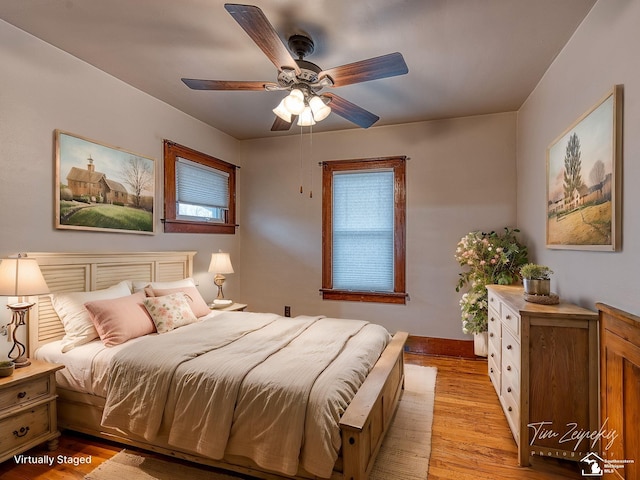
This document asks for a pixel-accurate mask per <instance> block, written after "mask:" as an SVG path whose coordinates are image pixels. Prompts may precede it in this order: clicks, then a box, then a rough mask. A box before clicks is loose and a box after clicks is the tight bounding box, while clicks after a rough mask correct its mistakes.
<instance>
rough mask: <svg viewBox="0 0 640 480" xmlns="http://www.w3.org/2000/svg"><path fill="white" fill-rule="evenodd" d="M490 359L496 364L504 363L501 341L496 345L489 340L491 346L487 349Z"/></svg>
mask: <svg viewBox="0 0 640 480" xmlns="http://www.w3.org/2000/svg"><path fill="white" fill-rule="evenodd" d="M487 353H488V356H489V359H491V360H493V361H494V362H495V364H496V365H502V352H501V349H500V341H499V340H498V344H497V345H496V344H495V343H494V342H492V341H489V348H488V350H487Z"/></svg>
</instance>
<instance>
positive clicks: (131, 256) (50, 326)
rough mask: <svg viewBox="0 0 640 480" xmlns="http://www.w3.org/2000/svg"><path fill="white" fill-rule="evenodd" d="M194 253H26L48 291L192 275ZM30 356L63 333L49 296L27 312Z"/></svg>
mask: <svg viewBox="0 0 640 480" xmlns="http://www.w3.org/2000/svg"><path fill="white" fill-rule="evenodd" d="M195 254H196V252H119V253H43V252H33V253H27V255H28V256H29V257H31V258H35V259H37V260H38V264H39V265H40V270H41V271H42V275H43V276H44V279H45V280H46V282H47V285H48V286H49V290H50V291H51V293H57V292H87V291H91V290H100V289H103V288H108V287H110V286H112V285H115V284H116V283H118V282H121V281H122V280H139V281H148V282H167V281H173V280H180V279H182V278H187V277H190V276H192V275H193V257H194V255H195ZM28 325H29V355H33V352H35V351H36V349H37V348H38V347H39V346H41V345H44V344H45V343H48V342H52V341H54V340H59V339H61V338H62V337H63V335H64V328H63V326H62V322H60V319H59V318H58V315H57V314H56V312H55V310H54V309H53V307H52V305H51V299H50V298H49V296H48V295H42V296H40V297H38V303H37V304H36V305H35V306H34V307H33V308H32V309H31V311H30V312H29V322H28Z"/></svg>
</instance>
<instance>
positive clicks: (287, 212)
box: [240, 113, 516, 338]
mask: <svg viewBox="0 0 640 480" xmlns="http://www.w3.org/2000/svg"><path fill="white" fill-rule="evenodd" d="M312 141H313V156H312V158H308V159H306V160H304V161H303V167H304V178H305V183H304V188H305V193H304V194H303V195H300V193H299V186H300V143H301V140H300V136H299V135H294V136H290V137H278V138H271V139H260V140H253V141H245V142H243V145H242V147H243V156H244V159H245V160H244V162H243V164H244V167H243V169H242V170H241V173H240V175H241V180H240V181H241V183H242V190H243V208H242V210H241V227H240V232H241V254H242V255H241V256H242V263H241V268H242V272H243V273H242V285H241V292H242V299H243V301H244V300H246V301H248V302H250V303H251V306H252V308H254V309H258V310H266V311H275V312H278V313H281V312H283V307H284V305H290V306H291V307H292V314H293V315H297V314H310V315H311V314H324V315H330V316H338V317H347V318H362V319H369V320H372V321H375V322H378V323H380V324H382V325H384V326H386V327H387V328H388V329H389V330H391V331H395V330H408V331H409V332H411V333H412V334H414V335H423V336H431V337H442V338H469V337H468V336H465V335H463V334H462V332H461V329H460V321H459V318H460V317H459V306H458V300H459V298H460V294H458V293H456V291H455V284H456V281H457V278H458V271H459V269H458V265H457V263H456V261H455V260H454V258H453V253H454V251H455V246H456V244H457V242H458V241H459V239H460V238H461V237H462V236H463V235H464V234H466V233H467V232H468V231H470V230H476V229H480V230H491V229H501V228H502V227H504V226H507V225H514V224H515V213H516V206H515V196H516V193H515V189H514V185H515V114H514V113H505V114H497V115H487V116H479V117H469V118H457V119H452V120H442V121H434V122H422V123H413V124H407V125H397V126H391V127H372V128H370V129H368V130H361V129H353V130H348V131H341V132H333V133H322V134H314V135H313V139H312ZM309 143H310V139H309V137H308V135H305V136H304V138H303V151H304V152H305V156H308V152H309ZM390 155H406V156H408V157H410V161H409V162H408V165H407V255H406V258H407V290H408V292H409V294H410V295H411V300H410V301H409V302H408V304H407V305H406V306H399V305H381V304H364V303H358V302H340V301H323V300H322V299H321V298H320V296H319V294H318V290H319V288H320V287H321V281H322V279H321V273H322V258H321V245H322V238H321V232H322V225H321V211H322V208H321V197H322V191H321V190H322V189H321V169H320V167H319V166H318V162H319V161H325V160H337V159H349V158H365V157H380V156H390ZM310 170H312V175H313V198H311V199H310V198H309V197H308V182H309V178H310V177H311V173H310Z"/></svg>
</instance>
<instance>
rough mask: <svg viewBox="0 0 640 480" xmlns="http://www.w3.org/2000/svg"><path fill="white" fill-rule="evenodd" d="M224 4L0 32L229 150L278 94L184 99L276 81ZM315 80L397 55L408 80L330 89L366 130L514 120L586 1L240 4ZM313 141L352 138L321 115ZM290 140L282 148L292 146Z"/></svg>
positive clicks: (22, 2) (1, 10) (262, 127)
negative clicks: (337, 133) (50, 49)
mask: <svg viewBox="0 0 640 480" xmlns="http://www.w3.org/2000/svg"><path fill="white" fill-rule="evenodd" d="M224 3H225V2H224V1H223V0H0V18H1V19H3V20H5V21H7V22H8V23H11V24H13V25H15V26H17V27H19V28H21V29H23V30H25V31H27V32H29V33H31V34H33V35H35V36H36V37H39V38H41V39H42V40H45V41H46V42H48V43H50V44H52V45H55V46H57V47H59V48H60V49H62V50H65V51H67V52H69V53H70V54H72V55H74V56H76V57H78V58H80V59H82V60H84V61H86V62H88V63H90V64H92V65H94V66H96V67H97V68H99V69H101V70H103V71H105V72H107V73H109V74H111V75H113V76H114V77H117V78H119V79H121V80H122V81H124V82H126V83H128V84H130V85H133V86H134V87H136V88H138V89H140V90H142V91H144V92H147V93H148V94H150V95H152V96H154V97H156V98H158V99H160V100H163V101H164V102H166V103H168V104H170V105H173V106H174V107H176V108H178V109H180V110H182V111H184V112H186V113H187V114H189V115H192V116H193V117H196V118H198V119H200V120H202V121H203V122H205V123H207V124H209V125H211V126H213V127H215V128H217V129H219V130H221V131H223V132H226V133H228V134H229V135H232V136H233V137H235V138H238V139H248V138H259V137H268V136H276V135H286V134H287V133H280V132H278V133H274V132H271V131H270V128H271V125H272V123H273V120H274V115H273V113H272V112H271V109H272V108H274V107H275V106H276V105H277V104H278V102H279V101H280V99H281V98H282V97H284V95H285V94H284V93H283V92H266V91H264V92H262V91H259V92H255V91H254V92H251V91H250V92H227V91H195V90H190V89H189V88H187V87H186V86H185V85H184V84H183V83H182V82H181V80H180V79H181V78H182V77H188V78H202V79H215V80H259V81H262V80H264V81H275V79H276V74H277V71H276V69H275V67H274V66H273V64H272V63H271V62H270V61H269V60H268V59H267V58H266V57H265V56H264V54H263V53H262V51H261V50H260V49H259V48H258V47H257V46H256V45H255V44H254V43H253V42H252V41H251V39H250V38H249V37H248V36H247V34H246V33H245V32H244V31H243V30H242V29H241V28H240V26H239V25H238V24H237V23H236V22H235V21H234V19H233V18H232V17H231V15H229V14H228V13H227V11H226V10H225V9H224ZM247 3H251V4H252V5H257V6H258V7H260V8H261V9H262V10H263V12H264V13H265V15H266V16H267V18H268V19H269V20H270V22H271V23H272V25H273V26H274V27H275V29H276V30H277V31H278V32H279V33H280V35H281V38H282V39H283V40H284V41H285V42H286V39H287V38H288V36H289V35H290V34H291V33H295V32H298V31H299V30H303V31H305V32H307V33H308V34H310V35H311V36H312V37H313V39H314V41H315V43H316V51H315V52H314V54H313V55H311V56H309V57H307V60H309V61H311V62H313V63H316V64H317V65H319V66H320V67H322V68H323V69H328V68H331V67H336V66H340V65H344V64H347V63H352V62H355V61H358V60H363V59H366V58H370V57H376V56H379V55H384V54H387V53H392V52H401V53H402V54H403V55H404V58H405V61H406V63H407V65H408V67H409V73H408V74H407V75H403V76H398V77H393V78H386V79H380V80H374V81H370V82H366V83H360V84H357V85H349V86H345V87H341V88H336V89H333V91H334V92H335V93H336V94H338V95H340V96H342V97H343V98H345V99H347V100H349V101H351V102H353V103H356V104H357V105H359V106H361V107H363V108H365V109H366V110H369V111H371V112H373V113H375V114H377V115H379V116H380V117H381V118H380V120H379V121H378V123H376V125H390V124H398V123H406V122H415V121H423V120H432V119H439V118H450V117H460V116H468V115H478V114H487V113H495V112H504V111H515V110H517V109H518V108H519V107H520V106H521V105H522V103H523V102H524V101H525V100H526V98H527V96H528V95H529V94H530V93H531V91H532V90H533V88H534V87H535V86H536V84H537V83H538V81H539V80H540V78H541V77H542V75H543V74H544V72H545V71H546V69H547V68H548V67H549V65H550V64H551V62H552V61H553V59H554V58H555V57H556V55H557V54H558V53H559V52H560V50H561V49H562V47H563V46H564V45H565V44H566V42H567V41H568V40H569V38H570V37H571V35H572V34H573V32H574V31H575V29H576V28H577V27H578V25H579V24H580V22H581V21H582V20H583V18H584V17H585V15H586V14H587V13H588V12H589V10H590V9H591V7H592V6H593V4H594V3H595V0H350V1H344V0H313V1H300V0H250V1H249V2H247ZM313 128H314V131H315V132H317V131H326V130H339V129H346V128H358V127H356V126H355V125H353V124H352V123H350V122H348V121H347V120H345V119H343V118H341V117H339V116H338V115H335V114H332V115H330V116H329V117H328V118H327V119H326V120H324V121H322V122H321V123H319V124H317V125H316V126H314V127H313ZM299 132H300V130H299V127H296V126H293V127H292V128H291V130H290V131H289V132H288V134H294V133H299Z"/></svg>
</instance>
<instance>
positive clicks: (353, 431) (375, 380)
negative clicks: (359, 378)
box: [340, 332, 409, 480]
mask: <svg viewBox="0 0 640 480" xmlns="http://www.w3.org/2000/svg"><path fill="white" fill-rule="evenodd" d="M408 336H409V334H408V333H407V332H398V333H396V334H395V335H394V337H393V339H392V340H391V342H390V343H389V345H388V346H387V348H386V349H385V351H384V352H383V353H382V355H381V356H380V359H379V360H378V363H376V365H375V366H374V367H373V369H372V370H371V372H369V375H368V376H367V378H366V379H365V381H364V383H363V384H362V386H361V387H360V389H359V390H358V393H356V396H355V397H354V398H353V400H352V401H351V403H350V404H349V407H348V408H347V410H346V412H345V413H344V415H342V418H341V419H340V431H341V432H342V456H343V478H344V479H345V480H358V479H366V478H368V477H369V473H370V472H371V469H372V468H373V463H374V460H375V457H376V455H377V454H378V451H379V450H380V445H381V444H382V440H383V439H384V435H385V433H386V432H387V430H388V428H389V425H390V424H391V419H392V418H393V415H394V413H395V411H396V407H397V406H398V402H399V401H400V394H401V392H402V389H403V387H404V361H403V351H404V345H405V343H406V341H407V338H408Z"/></svg>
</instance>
